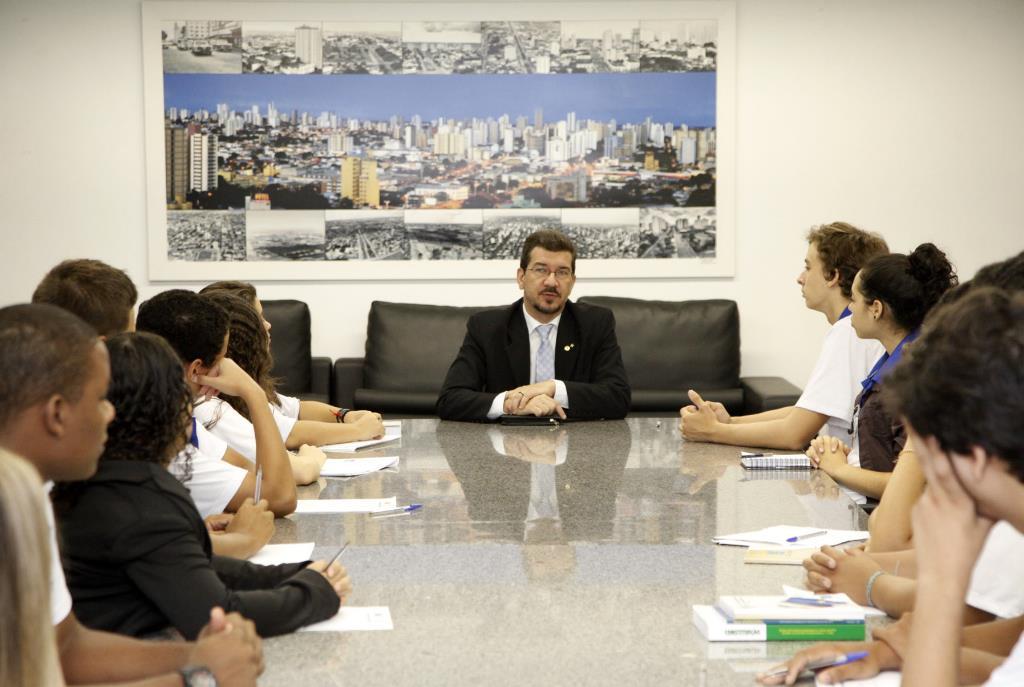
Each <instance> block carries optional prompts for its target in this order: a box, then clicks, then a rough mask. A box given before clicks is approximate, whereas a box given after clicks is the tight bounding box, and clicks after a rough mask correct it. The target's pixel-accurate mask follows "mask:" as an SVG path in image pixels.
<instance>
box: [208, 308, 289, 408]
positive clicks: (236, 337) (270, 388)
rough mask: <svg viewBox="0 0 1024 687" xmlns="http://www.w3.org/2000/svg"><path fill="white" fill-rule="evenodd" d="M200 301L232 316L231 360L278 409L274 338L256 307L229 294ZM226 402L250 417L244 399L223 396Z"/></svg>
mask: <svg viewBox="0 0 1024 687" xmlns="http://www.w3.org/2000/svg"><path fill="white" fill-rule="evenodd" d="M199 297H200V298H202V299H205V300H207V301H209V302H211V303H214V304H215V305H217V306H218V307H219V308H221V309H222V310H224V311H225V312H226V313H227V314H228V321H229V324H228V354H227V357H228V358H231V360H233V361H234V362H235V363H236V364H237V365H238V366H239V367H240V368H242V369H243V370H245V372H246V373H247V374H248V375H249V376H250V377H252V378H253V379H254V380H256V383H257V384H259V385H260V388H262V389H263V391H264V393H266V395H267V400H268V401H270V402H271V403H274V404H275V405H276V404H277V403H278V402H279V399H278V397H277V391H276V387H277V380H276V379H275V378H274V377H272V376H271V375H270V371H271V370H272V369H273V367H274V357H273V356H272V355H271V354H270V338H269V337H268V336H267V330H266V329H264V327H263V320H262V319H260V316H259V313H257V312H256V309H255V308H254V307H253V306H252V303H250V302H249V301H247V300H245V299H244V298H241V297H239V296H237V295H235V294H233V293H230V292H228V291H218V290H214V291H207V292H206V293H202V294H200V295H199ZM222 398H223V399H224V400H225V401H227V402H228V403H230V404H231V407H232V408H234V409H235V410H237V411H238V412H239V413H241V414H242V415H243V416H245V417H246V418H248V417H249V408H248V406H247V405H246V404H245V402H244V401H243V400H242V399H240V398H237V397H234V396H228V395H222Z"/></svg>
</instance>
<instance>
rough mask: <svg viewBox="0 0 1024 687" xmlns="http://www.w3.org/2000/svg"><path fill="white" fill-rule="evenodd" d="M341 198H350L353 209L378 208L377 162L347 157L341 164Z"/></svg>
mask: <svg viewBox="0 0 1024 687" xmlns="http://www.w3.org/2000/svg"><path fill="white" fill-rule="evenodd" d="M341 197H342V198H350V199H351V200H352V205H353V206H355V207H357V208H358V207H366V206H369V207H373V208H375V207H380V184H379V183H378V182H377V162H376V161H374V160H363V159H362V158H358V157H347V158H345V160H344V161H343V162H342V163H341Z"/></svg>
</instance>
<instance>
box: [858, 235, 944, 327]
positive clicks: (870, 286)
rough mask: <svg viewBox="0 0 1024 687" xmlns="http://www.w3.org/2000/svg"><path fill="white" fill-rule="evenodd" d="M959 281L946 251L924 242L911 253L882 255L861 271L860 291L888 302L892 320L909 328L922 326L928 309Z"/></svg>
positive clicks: (869, 301) (870, 300) (872, 297)
mask: <svg viewBox="0 0 1024 687" xmlns="http://www.w3.org/2000/svg"><path fill="white" fill-rule="evenodd" d="M956 283H957V277H956V272H955V271H954V270H953V266H952V265H951V264H949V260H948V259H947V258H946V254H945V253H943V252H942V251H941V250H939V249H938V248H936V247H935V245H934V244H932V243H922V244H921V245H920V246H918V247H917V248H915V249H914V251H913V252H912V253H910V254H909V255H903V254H902V253H890V254H888V255H879V256H878V257H876V258H872V259H871V260H869V261H868V263H867V264H866V265H864V267H862V268H861V271H860V291H861V293H863V294H864V298H865V299H866V300H867V302H868V303H872V302H874V301H882V302H883V303H885V305H886V307H887V308H889V310H890V311H891V312H892V318H893V320H895V322H896V324H897V325H899V326H900V327H901V328H902V329H904V330H906V331H913V330H915V329H917V328H918V327H920V326H921V323H922V322H924V318H925V315H927V314H928V311H929V310H931V309H932V308H933V307H935V304H936V303H938V302H939V299H940V298H941V297H942V294H944V293H945V292H946V291H948V290H949V288H950V287H952V286H955V285H956Z"/></svg>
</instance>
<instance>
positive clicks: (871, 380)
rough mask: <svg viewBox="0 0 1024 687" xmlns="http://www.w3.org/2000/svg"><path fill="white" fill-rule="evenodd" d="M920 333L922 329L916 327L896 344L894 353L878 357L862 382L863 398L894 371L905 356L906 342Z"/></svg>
mask: <svg viewBox="0 0 1024 687" xmlns="http://www.w3.org/2000/svg"><path fill="white" fill-rule="evenodd" d="M920 333H921V330H920V329H915V330H914V331H912V332H910V333H909V334H907V335H906V336H905V337H903V339H902V340H901V341H900V342H899V343H898V344H896V348H894V349H892V353H885V354H883V355H882V357H881V358H879V359H878V362H877V363H875V366H874V367H872V368H871V372H869V373H868V376H867V378H866V379H865V380H864V381H863V382H861V383H860V385H861V386H862V387H863V388H864V392H863V393H861V397H862V398H863V396H864V394H865V393H867V392H868V391H871V389H872V388H874V387H875V385H877V384H878V383H879V382H881V381H882V379H884V378H885V377H886V375H888V374H889V373H890V372H891V371H892V369H893V368H894V367H896V363H898V362H899V361H900V358H902V357H903V347H904V346H905V345H906V344H908V343H910V342H911V341H913V340H914V339H916V338H917V336H918V334H920ZM861 403H863V401H861Z"/></svg>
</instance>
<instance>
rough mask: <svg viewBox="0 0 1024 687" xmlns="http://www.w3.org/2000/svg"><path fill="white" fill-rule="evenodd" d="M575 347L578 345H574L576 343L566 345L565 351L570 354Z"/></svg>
mask: <svg viewBox="0 0 1024 687" xmlns="http://www.w3.org/2000/svg"><path fill="white" fill-rule="evenodd" d="M575 345H576V344H574V343H571V344H565V348H564V349H563V350H564V351H565V352H566V353H568V352H569V351H571V350H572V349H573V347H574V346H575Z"/></svg>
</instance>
